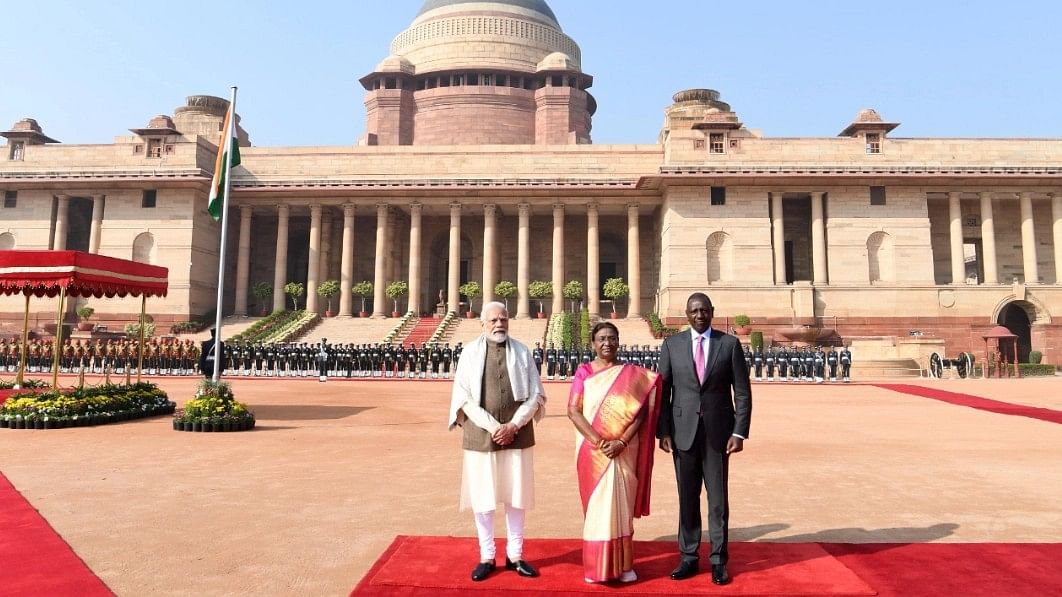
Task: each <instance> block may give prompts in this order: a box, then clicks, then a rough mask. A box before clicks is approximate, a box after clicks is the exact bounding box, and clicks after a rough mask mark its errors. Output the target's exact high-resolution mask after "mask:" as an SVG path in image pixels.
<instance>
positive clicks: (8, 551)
mask: <svg viewBox="0 0 1062 597" xmlns="http://www.w3.org/2000/svg"><path fill="white" fill-rule="evenodd" d="M0 594H3V595H5V596H6V595H49V596H55V597H62V596H65V595H70V596H75V595H76V596H77V597H91V596H94V595H113V593H111V591H110V590H109V589H108V588H107V585H105V584H103V581H102V580H100V579H99V578H97V577H96V575H95V574H93V573H92V571H91V570H89V568H88V566H86V565H85V563H84V562H82V561H81V558H79V557H78V556H77V554H76V553H74V550H73V549H71V548H70V546H69V545H67V543H66V541H63V538H62V537H60V536H59V534H58V533H56V532H55V530H53V529H52V527H51V525H49V524H48V522H47V521H46V520H44V518H43V517H42V516H41V515H40V514H39V513H38V512H37V510H36V509H34V508H33V506H31V505H30V504H29V502H27V501H26V499H25V498H23V497H22V494H20V493H19V492H18V491H17V490H16V489H15V488H14V487H13V486H12V485H11V483H10V482H9V481H8V480H7V477H5V476H4V475H3V474H2V473H0Z"/></svg>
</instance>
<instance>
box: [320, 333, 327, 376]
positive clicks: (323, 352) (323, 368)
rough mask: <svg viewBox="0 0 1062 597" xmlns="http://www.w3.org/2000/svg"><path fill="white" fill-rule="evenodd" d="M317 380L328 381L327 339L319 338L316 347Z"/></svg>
mask: <svg viewBox="0 0 1062 597" xmlns="http://www.w3.org/2000/svg"><path fill="white" fill-rule="evenodd" d="M317 376H318V377H317V379H318V381H322V382H324V381H328V339H327V338H321V343H320V344H318V345H317Z"/></svg>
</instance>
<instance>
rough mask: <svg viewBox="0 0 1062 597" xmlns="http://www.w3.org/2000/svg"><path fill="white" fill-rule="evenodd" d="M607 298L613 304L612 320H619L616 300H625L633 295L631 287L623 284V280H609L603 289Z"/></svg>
mask: <svg viewBox="0 0 1062 597" xmlns="http://www.w3.org/2000/svg"><path fill="white" fill-rule="evenodd" d="M601 290H602V292H603V293H604V295H605V298H607V299H608V300H609V302H610V303H612V319H619V312H618V311H616V299H618V298H623V297H625V296H627V295H629V294H630V293H631V287H630V286H628V285H627V284H626V283H624V282H623V278H609V279H608V280H606V281H605V285H604V286H603V287H602V288H601Z"/></svg>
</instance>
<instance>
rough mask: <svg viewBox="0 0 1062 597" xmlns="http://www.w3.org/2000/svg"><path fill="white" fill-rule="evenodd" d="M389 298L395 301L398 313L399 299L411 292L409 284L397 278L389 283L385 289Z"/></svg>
mask: <svg viewBox="0 0 1062 597" xmlns="http://www.w3.org/2000/svg"><path fill="white" fill-rule="evenodd" d="M384 292H385V293H386V294H387V296H388V298H390V299H391V300H393V301H394V302H395V310H394V312H395V313H398V299H400V298H402V297H404V296H406V295H407V294H409V284H407V283H405V282H403V281H401V280H396V281H394V282H391V283H390V284H388V285H387V289H386V290H384Z"/></svg>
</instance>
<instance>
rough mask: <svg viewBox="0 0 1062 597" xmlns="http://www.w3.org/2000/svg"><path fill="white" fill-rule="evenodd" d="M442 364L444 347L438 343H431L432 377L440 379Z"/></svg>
mask: <svg viewBox="0 0 1062 597" xmlns="http://www.w3.org/2000/svg"><path fill="white" fill-rule="evenodd" d="M441 365H442V349H441V348H439V345H438V344H432V345H431V378H432V379H439V368H440V366H441Z"/></svg>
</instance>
